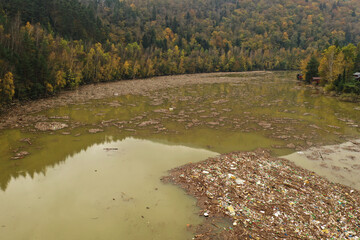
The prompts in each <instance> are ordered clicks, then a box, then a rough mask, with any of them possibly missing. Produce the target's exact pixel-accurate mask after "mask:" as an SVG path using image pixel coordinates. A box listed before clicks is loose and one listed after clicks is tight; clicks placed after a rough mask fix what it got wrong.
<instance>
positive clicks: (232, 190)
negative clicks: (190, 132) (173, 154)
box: [163, 150, 360, 239]
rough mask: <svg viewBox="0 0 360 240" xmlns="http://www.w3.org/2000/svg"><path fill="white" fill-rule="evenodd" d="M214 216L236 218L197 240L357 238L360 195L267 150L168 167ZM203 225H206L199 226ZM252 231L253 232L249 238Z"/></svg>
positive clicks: (177, 181)
mask: <svg viewBox="0 0 360 240" xmlns="http://www.w3.org/2000/svg"><path fill="white" fill-rule="evenodd" d="M163 181H165V182H172V183H175V184H177V185H179V186H181V187H182V188H184V189H185V190H186V191H187V192H188V193H189V194H190V195H193V196H195V197H196V198H197V199H198V205H199V206H200V207H201V208H202V209H203V211H206V212H211V213H213V214H212V216H209V218H212V217H227V218H230V220H231V222H232V223H233V224H232V226H231V227H228V228H226V231H221V232H220V233H219V232H217V231H209V229H207V230H206V231H201V232H198V235H196V239H214V238H216V239H239V238H238V236H242V237H241V239H283V238H286V239H347V238H352V239H359V237H360V194H359V192H358V191H357V190H354V189H351V188H349V187H347V186H343V185H341V184H335V183H332V182H329V181H328V180H326V179H325V178H323V177H320V176H318V175H316V174H315V173H313V172H310V171H308V170H305V169H302V168H300V167H297V166H296V165H295V164H293V163H291V162H290V161H288V160H285V159H280V158H273V157H271V156H270V154H269V152H268V151H265V150H258V151H255V152H242V153H241V152H237V153H229V154H224V155H220V156H218V157H215V158H209V159H208V160H206V161H204V162H200V163H191V164H187V165H185V166H182V167H179V168H176V169H173V170H171V171H170V176H168V177H164V178H163ZM199 229H203V228H199ZM250 236H251V237H250Z"/></svg>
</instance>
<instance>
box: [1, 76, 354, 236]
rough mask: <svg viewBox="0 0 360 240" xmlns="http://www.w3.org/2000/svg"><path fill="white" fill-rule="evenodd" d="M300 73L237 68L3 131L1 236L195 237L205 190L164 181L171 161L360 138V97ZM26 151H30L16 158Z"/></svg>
mask: <svg viewBox="0 0 360 240" xmlns="http://www.w3.org/2000/svg"><path fill="white" fill-rule="evenodd" d="M295 75H296V74H295V73H293V72H278V73H267V74H253V75H250V77H249V78H247V79H240V78H238V77H239V76H241V75H237V74H229V75H227V76H222V77H221V78H220V83H218V84H211V85H210V84H206V85H192V86H185V87H179V88H174V89H167V90H161V91H157V92H150V93H148V94H146V95H145V96H133V95H128V96H119V97H112V98H109V99H104V100H100V101H99V100H98V101H89V102H86V103H82V104H74V105H69V106H65V107H59V108H53V109H50V110H47V111H44V112H41V113H38V114H39V115H42V116H43V118H47V119H48V120H47V121H57V122H64V123H67V124H68V125H69V127H68V128H65V129H62V130H58V131H54V132H40V131H35V129H34V128H33V127H30V128H28V129H22V130H19V129H13V130H5V131H2V132H0V187H1V190H0V212H1V215H0V236H1V239H191V237H192V232H191V231H189V230H188V229H187V228H186V224H193V225H196V224H197V223H200V222H201V217H199V216H197V215H196V213H197V212H198V209H197V208H196V207H195V201H194V199H192V198H189V197H187V196H186V195H185V193H184V192H183V191H182V190H180V189H178V188H177V187H174V186H171V185H165V184H162V183H161V182H160V178H161V176H164V175H166V171H167V170H169V169H171V168H174V167H176V166H180V165H183V164H185V163H187V162H195V161H200V160H204V159H206V158H207V157H209V156H214V155H215V154H217V153H225V152H230V151H238V150H242V151H244V150H254V149H256V148H259V147H261V148H268V149H271V150H272V151H273V153H274V155H277V156H282V155H286V154H290V153H293V152H295V151H302V150H303V149H306V148H309V147H312V146H317V145H327V144H335V143H341V142H344V141H346V140H347V139H351V138H359V136H360V132H359V125H360V111H359V110H360V108H359V105H358V104H353V103H345V102H339V101H338V100H336V99H334V98H330V97H325V96H322V95H320V94H319V93H318V92H317V90H311V89H306V88H303V87H300V86H297V82H296V81H293V79H294V78H295ZM214 77H217V76H216V74H215V75H214ZM224 77H225V78H231V79H232V80H233V82H232V83H225V82H223V83H222V82H221V81H222V80H221V79H222V78H224ZM89 129H101V130H103V131H102V132H98V133H96V134H91V133H89ZM105 148H117V149H116V150H104V149H105ZM21 151H27V152H29V155H28V156H25V157H24V158H23V159H18V160H14V159H11V158H12V157H14V156H16V153H19V152H21ZM305 167H306V166H305ZM309 168H311V165H309ZM326 174H328V175H330V174H331V172H329V171H328V172H326V170H325V174H323V175H325V176H326ZM155 189H157V190H155Z"/></svg>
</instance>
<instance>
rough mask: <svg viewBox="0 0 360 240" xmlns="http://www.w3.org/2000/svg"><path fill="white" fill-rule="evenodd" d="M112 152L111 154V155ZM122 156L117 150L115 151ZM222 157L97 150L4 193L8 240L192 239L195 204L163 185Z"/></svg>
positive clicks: (129, 146) (137, 145)
mask: <svg viewBox="0 0 360 240" xmlns="http://www.w3.org/2000/svg"><path fill="white" fill-rule="evenodd" d="M109 148H110V149H113V150H106V149H109ZM115 149H116V150H115ZM215 155H216V153H214V152H210V151H207V150H201V149H192V148H188V147H183V146H168V145H164V144H160V143H154V142H151V141H147V140H139V139H134V138H126V139H124V140H122V141H108V142H107V143H101V144H95V145H92V146H91V147H88V148H87V149H86V150H82V151H80V152H79V153H77V154H75V155H73V156H71V157H68V158H67V159H66V160H65V161H62V162H60V163H58V164H55V165H54V166H52V167H47V168H45V169H43V172H42V173H35V174H33V175H32V176H30V175H29V174H24V175H23V176H21V177H17V178H12V179H11V181H10V182H9V184H8V186H7V189H6V190H5V191H0V212H1V215H0V226H2V227H0V235H1V236H2V238H3V237H5V239H190V238H191V236H192V233H191V232H188V231H186V224H188V223H191V224H196V223H199V222H200V220H201V219H200V218H199V217H198V216H197V215H196V214H195V213H196V212H197V209H196V207H195V200H194V199H192V198H190V197H188V196H186V195H185V193H184V192H182V191H179V190H178V189H177V188H175V187H173V186H171V185H164V184H162V183H161V182H160V177H161V176H163V175H165V174H166V170H168V169H171V168H173V167H176V166H179V165H182V164H185V163H188V162H189V159H191V161H199V160H203V159H206V158H207V157H210V156H215Z"/></svg>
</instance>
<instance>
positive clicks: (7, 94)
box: [0, 72, 15, 103]
mask: <svg viewBox="0 0 360 240" xmlns="http://www.w3.org/2000/svg"><path fill="white" fill-rule="evenodd" d="M14 94H15V86H14V76H13V74H12V73H11V72H8V73H6V74H5V76H4V77H3V78H2V79H1V78H0V103H1V102H9V101H11V100H12V98H13V96H14Z"/></svg>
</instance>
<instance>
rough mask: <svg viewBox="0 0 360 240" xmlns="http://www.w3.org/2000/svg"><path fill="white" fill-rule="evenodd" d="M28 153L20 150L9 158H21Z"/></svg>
mask: <svg viewBox="0 0 360 240" xmlns="http://www.w3.org/2000/svg"><path fill="white" fill-rule="evenodd" d="M29 154H30V153H29V152H26V151H21V152H18V153H16V154H15V156H14V157H12V158H11V159H14V160H17V159H22V158H24V157H26V156H27V155H29Z"/></svg>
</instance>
